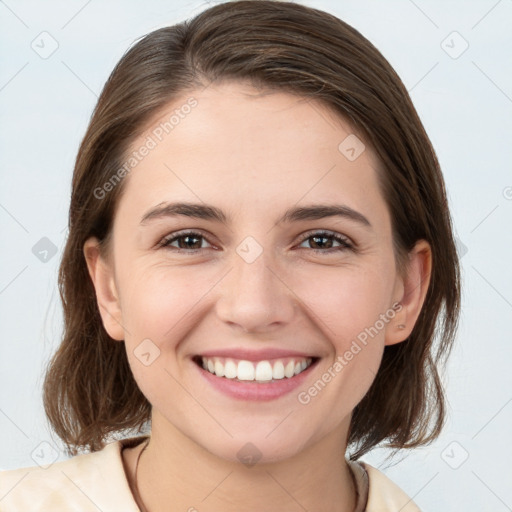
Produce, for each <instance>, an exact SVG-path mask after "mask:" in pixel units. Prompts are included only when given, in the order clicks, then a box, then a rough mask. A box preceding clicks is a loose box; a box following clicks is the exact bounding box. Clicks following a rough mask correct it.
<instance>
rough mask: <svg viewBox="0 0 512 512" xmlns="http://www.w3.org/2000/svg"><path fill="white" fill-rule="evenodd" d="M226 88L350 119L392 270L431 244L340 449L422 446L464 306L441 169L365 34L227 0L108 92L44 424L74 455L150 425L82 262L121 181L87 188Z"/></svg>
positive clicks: (130, 55) (141, 46) (431, 433)
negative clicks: (208, 90)
mask: <svg viewBox="0 0 512 512" xmlns="http://www.w3.org/2000/svg"><path fill="white" fill-rule="evenodd" d="M224 79H227V80H243V81H249V82H250V83H252V84H253V85H256V86H257V87H260V88H262V89H267V90H280V91H284V92H288V93H291V94H298V95H300V96H302V97H306V98H311V99H314V100H317V101H319V102H321V103H323V104H324V105H326V106H327V107H329V108H330V109H331V110H332V111H333V112H334V113H335V114H337V115H338V116H341V117H342V118H343V119H347V120H348V121H349V122H350V124H351V125H352V126H353V127H354V128H355V129H357V130H358V131H359V133H361V134H362V137H363V138H364V142H365V144H368V145H370V146H371V147H372V149H373V150H374V151H375V152H376V155H377V157H378V159H379V163H380V169H379V179H380V185H381V187H382V191H383V194H384V197H385V200H386V203H387V205H388V208H389V210H390V214H391V219H392V229H393V238H394V245H395V252H396V255H397V267H398V268H399V269H401V268H402V265H401V263H403V262H404V261H406V259H405V258H406V255H407V253H408V252H409V251H410V250H411V249H412V248H413V246H414V244H415V242H417V241H418V240H420V239H424V240H426V241H428V242H429V243H430V245H431V247H432V260H433V266H432V272H431V276H430V278H431V279H430V285H429V288H428V292H427V296H426V299H425V302H424V305H423V308H422V311H421V313H420V316H419V318H418V320H417V322H416V325H415V327H414V330H413V332H412V333H411V335H410V337H409V338H408V340H406V341H405V342H402V343H398V344H396V345H390V346H386V347H385V349H384V354H383V360H382V364H381V366H380V368H379V371H378V373H377V376H376V378H375V380H374V382H373V383H372V385H371V387H370V389H369V391H368V392H367V394H366V395H365V396H364V398H363V399H362V400H361V402H360V403H359V404H358V405H357V406H356V407H355V409H354V411H353V415H352V420H351V425H350V431H349V436H348V446H353V447H354V448H355V451H354V452H353V453H352V454H351V455H350V458H351V459H352V460H355V459H357V458H359V457H360V456H361V455H363V454H364V453H366V452H368V451H369V450H370V449H371V448H373V447H375V446H376V445H378V444H379V443H381V442H382V441H388V444H387V446H389V447H392V448H395V449H399V448H411V447H415V446H420V445H423V444H427V443H430V442H431V441H433V440H434V439H435V438H436V437H437V436H438V435H439V433H440V432H441V429H442V427H443V425H444V421H445V413H446V410H445V399H444V394H443V389H442V384H441V380H440V375H439V365H440V363H441V362H445V360H446V357H447V356H448V354H449V352H450V350H451V347H452V344H453V339H454V336H455V332H456V328H457V323H458V316H459V307H460V275H459V272H460V270H459V263H458V259H457V253H456V248H455V243H454V237H453V233H452V225H451V219H450V213H449V209H448V205H447V199H446V192H445V187H444V181H443V177H442V174H441V171H440V167H439V163H438V160H437V158H436V155H435V153H434V150H433V148H432V145H431V143H430V141H429V139H428V136H427V134H426V132H425V130H424V128H423V125H422V123H421V121H420V119H419V117H418V115H417V113H416V110H415V109H414V106H413V104H412V102H411V99H410V97H409V95H408V93H407V90H406V89H405V87H404V85H403V83H402V82H401V80H400V78H399V77H398V75H397V74H396V73H395V71H394V70H393V68H392V67H391V66H390V64H389V63H388V62H387V61H386V59H385V58H384V57H383V56H382V55H381V54H380V53H379V51H378V50H377V49H376V48H375V47H374V46H373V45H372V44H371V43H370V42H369V41H368V40H367V39H366V38H365V37H363V36H362V35H361V34H360V33H359V32H358V31H357V30H355V29H354V28H352V27H350V26H349V25H347V24H346V23H344V22H343V21H341V20H340V19H338V18H336V17H335V16H332V15H330V14H328V13H325V12H322V11H320V10H317V9H313V8H309V7H306V6H303V5H300V4H297V3H292V2H282V1H280V2H277V1H272V0H256V1H251V0H249V1H234V2H228V3H223V4H220V5H217V6H214V7H212V8H209V9H207V10H205V11H203V12H202V13H200V14H199V15H197V16H196V17H194V18H193V19H191V20H187V21H185V22H182V23H179V24H177V25H174V26H171V27H166V28H162V29H159V30H156V31H154V32H152V33H150V34H148V35H147V36H145V37H144V38H142V39H141V40H140V41H139V42H137V43H136V44H135V45H134V46H133V47H132V48H131V49H130V50H129V51H127V53H126V54H125V55H124V56H123V57H122V59H121V60H120V61H119V63H118V64H117V65H116V67H115V69H114V70H113V72H112V74H111V75H110V77H109V79H108V81H107V82H106V84H105V87H104V89H103V91H102V93H101V96H100V98H99V100H98V103H97V105H96V108H95V110H94V113H93V116H92V118H91V121H90V124H89V127H88V129H87V132H86V134H85V137H84V139H83V141H82V143H81V146H80V149H79V152H78V156H77V160H76V165H75V169H74V175H73V181H72V194H71V204H70V210H69V234H68V239H67V243H66V247H65V249H64V254H63V257H62V262H61V266H60V272H59V289H60V295H61V300H62V303H63V308H64V333H63V339H62V342H61V345H60V347H59V349H58V350H57V352H56V353H55V355H54V356H53V358H52V360H51V361H50V364H49V367H48V370H47V373H46V377H45V381H44V389H43V394H44V407H45V411H46V415H47V417H48V419H49V422H50V423H51V426H52V427H53V429H54V430H55V432H56V433H57V434H58V436H59V437H60V438H61V439H62V440H63V441H64V442H65V444H66V446H67V449H68V452H69V454H71V455H75V454H77V453H78V449H83V448H86V449H88V450H89V451H97V450H99V449H101V448H102V447H103V446H104V444H105V442H106V438H107V436H108V435H110V434H116V433H120V432H126V431H130V430H132V431H133V430H137V431H138V432H140V431H141V429H142V428H143V426H144V424H145V423H146V422H148V421H149V420H150V412H151V405H150V403H149V402H148V400H147V399H146V398H145V396H144V395H143V394H142V392H141V391H140V390H139V388H138V386H137V384H136V382H135V380H134V378H133V376H132V373H131V370H130V367H129V364H128V361H127V357H126V353H125V347H124V343H120V342H115V341H113V340H112V339H111V338H110V337H109V336H108V334H107V332H106V331H105V329H104V327H103V324H102V321H101V317H100V314H99V310H98V305H97V302H96V295H95V290H94V286H93V283H92V281H91V279H90V277H89V274H88V271H87V266H86V261H85V258H84V254H83V246H84V243H85V241H86V240H87V239H88V238H89V237H91V236H95V237H97V238H98V239H99V240H100V241H103V242H105V241H106V240H108V235H109V233H110V232H111V228H112V221H113V218H114V215H115V208H116V204H117V203H118V201H119V197H120V194H121V193H122V190H123V183H124V182H121V183H120V184H119V185H118V186H117V187H115V188H114V189H113V190H111V191H110V192H109V193H108V194H106V195H105V197H104V198H103V199H101V200H99V199H98V198H97V197H96V196H95V194H94V191H95V190H97V189H98V188H101V187H102V185H103V184H105V183H106V182H107V181H108V180H109V179H110V178H111V177H112V176H113V175H114V174H115V173H116V171H118V170H119V168H120V167H121V166H122V163H123V162H124V161H125V156H126V152H127V150H128V148H129V146H130V144H131V143H132V142H133V140H134V139H135V137H137V136H138V135H139V134H140V133H141V131H142V129H143V128H144V127H145V126H146V125H147V123H148V122H149V121H150V120H151V119H153V118H154V116H155V115H156V114H158V112H159V110H160V109H161V108H162V107H164V106H166V105H167V104H168V103H169V102H170V101H172V100H173V99H174V98H176V97H177V96H178V95H182V94H183V93H185V92H187V91H193V90H197V89H198V88H200V87H204V86H205V85H207V84H208V83H211V82H212V81H214V80H224ZM104 245H106V244H105V243H104Z"/></svg>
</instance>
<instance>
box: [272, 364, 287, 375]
mask: <svg viewBox="0 0 512 512" xmlns="http://www.w3.org/2000/svg"><path fill="white" fill-rule="evenodd" d="M272 378H273V379H284V364H283V363H282V361H277V362H276V363H274V368H272Z"/></svg>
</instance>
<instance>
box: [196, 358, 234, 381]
mask: <svg viewBox="0 0 512 512" xmlns="http://www.w3.org/2000/svg"><path fill="white" fill-rule="evenodd" d="M203 361H204V358H203ZM236 374H237V366H236V364H235V363H234V361H231V359H228V360H227V361H226V364H225V365H224V375H225V376H226V377H227V378H228V379H236Z"/></svg>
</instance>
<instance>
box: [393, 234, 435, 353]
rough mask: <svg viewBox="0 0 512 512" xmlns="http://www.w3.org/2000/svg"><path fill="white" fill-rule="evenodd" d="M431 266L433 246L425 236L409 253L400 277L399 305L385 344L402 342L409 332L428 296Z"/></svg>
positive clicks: (398, 278) (398, 285)
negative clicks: (405, 267) (404, 270)
mask: <svg viewBox="0 0 512 512" xmlns="http://www.w3.org/2000/svg"><path fill="white" fill-rule="evenodd" d="M431 270H432V250H431V247H430V245H429V243H428V242H427V241H426V240H419V241H418V242H417V243H416V245H415V246H414V248H413V249H412V251H411V252H410V253H409V261H408V264H407V269H406V272H405V274H406V275H405V276H404V277H397V280H398V281H399V282H398V283H397V286H396V288H398V289H399V292H398V296H397V300H396V302H398V303H399V307H398V308H396V311H397V312H396V314H395V316H394V318H393V321H392V322H390V323H389V325H388V327H387V329H386V341H385V344H386V345H394V344H396V343H400V342H401V341H405V340H406V339H407V338H408V337H409V336H410V334H411V332H412V330H413V328H414V325H415V324H416V321H417V319H418V317H419V315H420V313H421V308H422V307H423V304H424V302H425V297H426V296H427V291H428V287H429V284H430V273H431Z"/></svg>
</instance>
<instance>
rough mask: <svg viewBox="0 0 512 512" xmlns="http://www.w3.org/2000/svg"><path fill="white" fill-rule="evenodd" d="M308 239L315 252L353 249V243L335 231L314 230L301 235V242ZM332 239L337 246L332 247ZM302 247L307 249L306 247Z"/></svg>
mask: <svg viewBox="0 0 512 512" xmlns="http://www.w3.org/2000/svg"><path fill="white" fill-rule="evenodd" d="M309 240H312V241H313V242H312V244H313V247H311V249H312V250H313V251H314V252H317V253H324V254H325V253H328V254H330V253H332V252H336V251H343V250H347V249H349V250H352V251H353V250H354V245H353V244H352V243H351V242H350V240H349V239H348V238H347V237H344V236H342V235H339V234H337V233H332V232H330V231H315V232H313V233H311V232H310V233H307V234H306V236H305V237H303V239H302V242H301V244H303V243H304V242H308V241H309ZM333 241H334V242H336V243H338V244H339V245H338V247H333ZM315 246H316V247H315ZM318 247H320V248H318ZM322 247H323V248H322ZM302 248H303V249H304V248H306V249H307V247H302Z"/></svg>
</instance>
